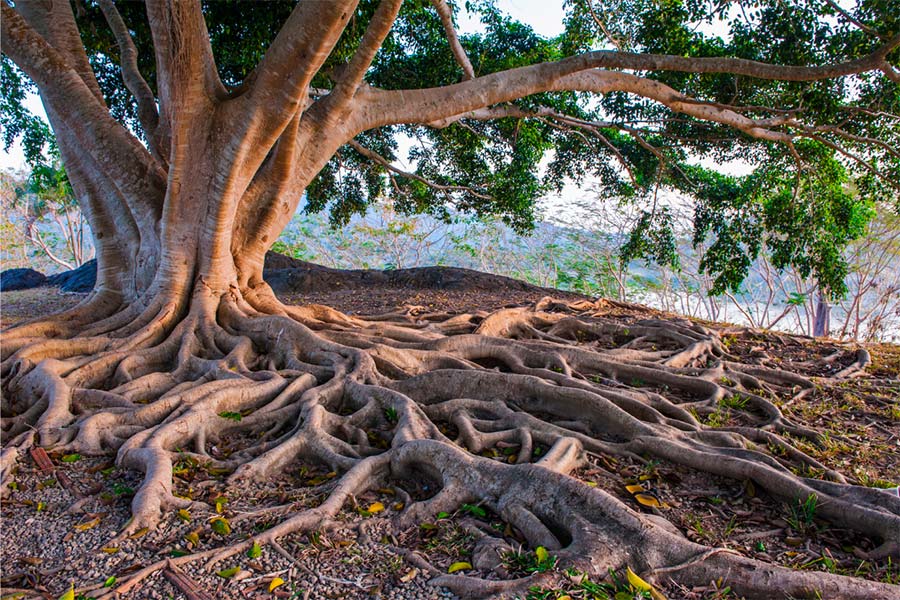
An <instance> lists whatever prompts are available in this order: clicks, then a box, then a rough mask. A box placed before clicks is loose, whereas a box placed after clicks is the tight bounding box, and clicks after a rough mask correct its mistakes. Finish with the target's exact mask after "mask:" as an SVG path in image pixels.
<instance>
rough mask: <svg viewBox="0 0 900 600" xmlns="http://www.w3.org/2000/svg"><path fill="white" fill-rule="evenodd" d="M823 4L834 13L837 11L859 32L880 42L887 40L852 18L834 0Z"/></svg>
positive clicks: (828, 0) (826, 0)
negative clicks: (872, 36)
mask: <svg viewBox="0 0 900 600" xmlns="http://www.w3.org/2000/svg"><path fill="white" fill-rule="evenodd" d="M825 2H826V4H828V6H830V7H831V8H833V9H834V10H835V11H837V12H838V13H839V14H840V15H841V16H843V17H844V18H845V19H847V20H848V21H850V22H851V23H853V24H854V25H856V26H857V27H858V28H859V29H860V31H864V32H866V33H868V34H869V35H874V36H875V37H877V38H878V39H880V40H886V39H887V37H885V36H884V35H882V34H880V33H878V32H877V31H876V30H874V29H872V28H871V27H869V26H868V25H866V24H865V23H863V22H862V21H860V20H859V19H857V18H856V17H854V16H853V15H851V14H850V13H848V12H847V11H846V10H844V9H843V8H841V6H840V4H838V3H837V2H835V1H834V0H825Z"/></svg>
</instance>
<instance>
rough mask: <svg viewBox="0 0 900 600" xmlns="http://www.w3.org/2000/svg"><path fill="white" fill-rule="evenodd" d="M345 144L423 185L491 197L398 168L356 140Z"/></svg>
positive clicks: (465, 187) (440, 189)
mask: <svg viewBox="0 0 900 600" xmlns="http://www.w3.org/2000/svg"><path fill="white" fill-rule="evenodd" d="M347 145H348V146H350V147H351V148H353V149H354V150H356V151H357V152H359V153H360V154H362V155H363V156H365V157H366V158H368V159H369V160H371V161H374V162H376V163H378V164H379V165H381V166H382V167H384V168H385V169H387V170H388V171H391V172H392V173H396V174H397V175H400V176H401V177H406V178H407V179H414V180H415V181H419V182H421V183H424V184H425V185H427V186H428V187H430V188H432V189H434V190H438V191H442V192H466V193H468V194H472V195H473V196H475V197H476V198H481V199H482V200H490V199H491V197H490V196H489V195H487V194H485V193H483V192H479V191H477V190H475V189H474V188H471V187H469V186H465V185H441V184H439V183H434V182H433V181H429V180H427V179H425V178H424V177H422V176H421V175H416V174H415V173H410V172H408V171H404V170H402V169H398V168H397V167H395V166H394V165H392V164H391V163H390V161H388V160H387V159H386V158H384V157H383V156H381V155H380V154H378V153H377V152H374V151H372V150H369V149H368V148H366V147H365V146H363V145H362V144H360V143H359V142H357V141H356V140H350V141H349V142H347Z"/></svg>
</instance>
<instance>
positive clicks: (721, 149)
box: [0, 0, 900, 297]
mask: <svg viewBox="0 0 900 600" xmlns="http://www.w3.org/2000/svg"><path fill="white" fill-rule="evenodd" d="M377 4H378V2H377V1H376V0H362V1H361V2H360V3H359V5H358V7H357V9H356V11H355V13H354V14H353V15H352V17H351V19H350V21H349V24H348V26H347V28H346V30H345V31H344V34H343V36H342V37H341V39H340V41H339V42H338V45H337V47H336V48H335V50H334V52H332V54H331V56H330V57H329V58H328V60H327V61H326V63H325V65H324V66H323V68H322V69H321V70H320V71H319V73H318V75H317V76H316V79H315V80H314V81H313V86H314V87H316V88H319V89H326V90H327V89H329V88H330V87H332V86H333V84H334V80H335V76H336V73H338V72H339V71H340V69H341V66H342V65H343V64H344V63H346V61H347V60H348V59H349V57H350V56H352V54H353V52H354V51H355V49H356V48H357V46H358V44H359V40H360V39H361V36H362V34H363V32H364V30H365V27H366V25H367V23H368V21H369V18H370V17H371V15H372V14H373V12H374V10H375V7H376V6H377ZM564 4H565V8H566V18H565V23H564V25H565V28H564V31H563V32H562V33H561V34H560V35H558V36H556V37H553V38H545V37H542V36H540V35H538V34H536V33H535V32H534V31H533V30H532V29H531V28H530V27H529V26H527V25H525V24H522V23H519V22H517V21H515V20H513V19H511V18H509V17H508V16H506V15H505V14H503V13H502V11H501V10H500V9H499V8H498V6H497V5H496V3H495V2H493V1H491V0H469V1H467V2H466V3H465V4H464V6H463V4H462V3H457V4H456V7H455V8H456V9H457V10H459V9H462V8H465V9H466V10H468V11H470V12H474V13H476V14H477V15H478V16H479V18H480V21H481V24H482V30H481V31H477V32H463V35H462V36H461V42H462V45H463V47H464V48H465V50H466V52H467V54H468V55H469V57H470V59H471V62H472V66H473V68H474V72H475V75H476V76H482V75H486V74H490V73H496V72H499V71H503V70H507V69H512V68H516V67H521V66H526V65H533V64H537V63H541V62H547V61H554V60H559V59H561V58H564V57H566V56H571V55H573V54H577V53H581V52H588V51H592V50H597V49H619V50H627V51H631V52H638V53H665V54H671V55H676V56H683V57H738V58H746V59H752V60H757V61H765V62H770V63H775V64H786V65H819V64H826V63H836V62H841V61H847V60H852V59H854V58H858V57H860V56H864V55H865V54H867V53H869V52H871V51H872V50H873V49H875V48H876V47H878V45H879V44H881V43H883V40H886V39H888V38H889V37H890V36H891V35H894V34H896V33H897V32H898V30H900V20H898V16H897V15H898V14H900V11H898V10H896V8H897V6H896V0H860V1H859V2H857V3H856V4H855V6H853V7H852V8H849V9H848V12H847V14H839V13H838V12H836V10H835V8H834V5H832V4H831V3H824V2H818V1H814V0H798V1H795V2H781V1H776V0H760V1H758V2H754V3H752V4H750V5H748V6H743V5H742V6H740V7H738V6H736V5H733V4H729V3H724V4H722V3H720V4H715V3H713V4H709V3H703V2H696V1H693V0H672V1H666V2H659V1H657V0H566V1H565V3H564ZM292 8H293V2H290V1H288V0H274V1H271V2H268V3H267V4H266V10H264V11H261V10H257V6H256V5H255V4H254V3H247V2H237V1H234V0H231V1H212V0H205V1H204V2H203V10H204V15H205V17H206V22H207V28H208V31H209V34H210V38H211V41H212V47H213V51H214V54H215V58H216V61H217V64H218V67H219V70H220V75H221V77H222V79H223V81H224V83H225V84H226V85H228V86H232V87H237V86H240V85H241V83H242V82H243V81H244V80H245V78H246V77H247V76H248V75H249V74H250V73H251V71H252V69H253V68H254V67H255V65H256V64H257V63H258V61H259V60H260V59H261V57H262V55H263V53H264V51H265V49H266V48H267V47H268V46H269V44H270V43H271V42H272V40H273V38H274V35H275V33H276V32H277V31H278V30H279V29H280V27H281V25H282V24H283V23H284V21H285V20H286V18H287V16H288V15H289V14H290V11H291V10H292ZM78 9H79V10H78V11H77V20H78V24H79V28H80V29H81V31H82V36H83V41H84V43H85V45H86V48H87V50H88V56H89V60H90V62H91V65H92V66H93V68H94V70H95V72H96V74H97V79H98V82H99V85H100V88H101V90H102V92H103V95H104V97H105V100H106V102H107V104H108V106H109V107H110V111H111V113H112V115H113V116H114V117H115V118H117V119H119V120H120V121H122V122H124V123H126V124H127V125H128V126H129V127H130V128H131V129H132V130H134V131H137V132H138V133H141V132H140V124H139V122H138V119H137V115H136V106H135V104H134V102H133V100H132V98H131V97H130V95H129V94H128V92H127V90H125V88H124V86H123V85H122V81H121V76H120V73H119V67H118V64H119V61H118V52H119V51H118V46H117V44H116V43H115V39H114V37H113V35H112V33H111V31H110V29H109V27H108V26H107V24H106V22H105V20H104V18H103V16H102V14H101V12H100V10H99V8H98V6H97V4H96V2H93V1H86V2H83V3H79V6H78ZM119 10H120V12H121V14H122V17H123V19H124V21H125V23H126V24H127V25H128V26H129V29H130V30H131V31H132V34H133V37H134V40H135V44H136V46H137V49H138V60H139V68H140V70H141V72H142V74H143V75H144V77H145V78H146V79H147V81H148V83H149V85H150V87H151V89H153V90H155V89H156V73H155V69H156V65H155V62H154V60H153V56H154V53H153V49H152V46H151V38H150V34H149V27H148V23H147V16H146V14H145V11H144V10H143V7H142V6H141V4H140V3H124V4H122V5H121V6H119ZM597 15H603V19H602V20H601V19H599V18H598V17H597ZM898 54H900V52H898V51H896V50H895V51H894V52H892V53H891V54H890V55H889V56H888V61H889V62H891V61H893V62H896V60H897V57H898ZM460 75H461V69H460V67H459V66H458V65H457V63H456V62H455V61H454V60H453V56H452V53H451V51H450V48H449V44H448V42H447V40H446V37H445V35H444V32H443V29H442V24H441V22H440V19H439V18H438V16H437V14H436V13H435V11H434V10H433V9H432V7H431V5H430V3H429V2H427V1H425V0H410V1H407V2H405V3H404V4H403V6H402V8H401V10H400V14H399V17H398V19H397V21H396V23H395V25H394V27H393V29H392V30H391V32H390V34H389V35H388V36H387V38H386V40H385V42H384V44H383V45H382V48H381V50H380V51H379V53H378V54H377V56H376V58H375V61H374V63H373V64H372V66H371V68H370V70H369V72H368V74H367V82H368V83H369V84H370V85H373V86H378V87H381V88H385V89H401V88H422V87H430V86H442V85H448V84H452V83H456V82H457V81H458V80H459V78H460ZM646 75H647V76H648V77H651V78H653V79H655V80H656V81H658V82H660V83H662V84H665V85H669V86H671V87H672V88H674V89H676V90H678V91H679V92H680V93H682V94H685V95H689V96H691V97H692V98H693V100H692V101H696V102H708V103H713V104H714V105H723V106H725V105H727V106H728V107H744V108H743V109H742V110H743V111H744V112H745V113H746V114H751V115H753V116H754V117H757V118H769V119H773V120H778V119H782V120H784V121H785V123H786V124H785V125H784V126H783V127H784V129H785V130H789V131H791V132H792V133H793V134H796V135H800V136H802V137H803V138H805V139H798V140H797V142H796V143H794V144H787V145H785V144H782V143H773V142H770V141H764V140H759V139H755V138H753V137H751V136H749V135H747V133H745V132H742V131H740V130H737V129H734V128H732V127H729V126H726V125H722V124H718V123H716V122H714V121H700V120H698V119H696V118H693V117H687V116H685V115H683V114H679V113H676V112H674V111H673V110H672V109H670V108H667V107H665V106H662V105H660V104H657V103H654V102H650V101H648V100H646V99H644V98H641V97H638V96H634V95H629V94H625V93H620V92H616V93H610V94H606V95H604V96H602V97H601V98H600V99H599V100H597V99H595V98H591V97H588V96H587V95H585V94H580V93H576V92H559V93H542V94H536V95H532V96H529V97H526V98H523V99H520V100H516V101H514V102H513V103H511V105H512V106H514V107H515V108H517V109H519V110H520V111H522V112H523V113H535V112H541V111H542V114H561V115H565V117H566V119H563V120H559V119H555V120H554V119H550V118H540V117H538V118H522V117H518V116H517V117H504V118H499V119H489V120H481V119H477V118H462V119H459V120H456V121H454V122H451V123H448V124H445V125H444V126H440V127H432V126H429V125H427V124H406V125H400V126H390V127H383V128H380V129H375V130H371V131H367V132H365V133H363V134H360V135H359V136H358V137H357V140H356V141H357V142H358V143H359V144H361V145H362V146H364V147H365V148H367V149H368V150H371V151H373V152H375V153H377V154H379V155H380V156H381V157H383V158H384V159H385V160H386V161H387V162H388V163H394V162H396V161H397V160H399V159H401V158H404V157H402V156H401V149H402V148H405V149H407V152H406V154H407V156H406V157H405V158H406V160H407V161H408V162H409V163H410V164H413V165H414V173H413V175H414V176H410V175H409V174H404V173H399V172H392V171H390V170H388V169H386V168H385V166H384V164H382V163H379V162H377V161H375V160H373V159H372V158H371V157H370V156H366V155H363V154H361V153H360V152H358V151H357V150H356V149H354V148H352V147H350V146H345V147H343V148H341V149H340V150H339V151H338V153H337V154H336V155H335V156H334V157H332V159H331V160H330V161H329V162H328V163H327V164H326V165H325V166H324V167H323V168H322V170H321V172H320V173H319V174H318V176H317V177H316V178H315V180H314V181H313V182H312V183H311V184H310V185H309V187H308V188H307V190H306V194H307V203H306V210H307V211H309V212H318V211H322V210H325V209H327V210H328V211H329V214H330V220H331V222H332V224H334V225H335V226H343V225H346V224H347V223H349V222H350V219H351V217H352V216H353V215H359V214H363V213H364V212H365V210H366V208H367V207H368V206H370V205H372V204H373V203H375V202H376V201H378V200H379V199H384V198H389V199H390V200H391V202H392V205H393V207H394V209H395V210H396V211H397V213H398V215H411V214H414V213H428V214H431V215H433V216H435V217H437V218H440V219H443V220H445V221H450V220H452V219H454V218H457V217H456V215H459V214H477V215H479V216H480V217H486V218H496V219H499V220H500V221H502V222H503V223H504V224H506V225H508V226H510V227H512V228H513V229H514V230H515V231H516V232H524V231H528V230H531V229H532V228H533V227H534V224H535V220H536V216H537V213H536V201H537V199H538V198H540V197H542V196H544V195H546V194H548V193H558V192H560V191H561V190H562V187H563V186H564V184H565V183H566V182H567V181H575V182H577V183H583V182H585V181H587V180H595V181H597V182H598V185H599V187H600V189H601V190H602V192H603V193H604V194H605V195H607V196H608V197H611V198H617V199H620V200H621V201H624V202H628V203H631V204H632V205H634V206H636V207H638V208H639V209H640V218H638V219H637V220H636V221H635V222H634V224H633V227H632V229H631V230H630V232H629V235H628V237H627V239H625V240H624V241H623V242H622V250H621V253H620V259H619V260H620V264H625V263H628V262H629V261H631V260H633V259H638V258H643V259H647V260H649V261H652V262H655V263H659V264H668V265H669V266H670V267H672V268H677V267H678V252H677V251H676V245H677V242H676V235H675V231H674V227H673V219H672V216H671V214H670V213H669V209H668V208H667V207H666V206H662V205H660V204H658V203H657V201H656V200H657V197H658V195H659V194H660V191H661V190H669V191H672V190H677V191H678V192H680V193H681V194H684V195H685V196H686V197H688V198H689V199H690V200H691V202H693V203H695V205H696V215H695V231H694V236H693V237H694V243H695V245H696V246H698V247H699V246H701V245H702V246H703V247H704V248H705V255H704V256H703V257H702V260H701V264H700V268H701V269H702V271H703V272H704V273H706V274H708V275H710V276H712V277H713V278H714V285H713V288H714V290H713V291H714V292H716V293H722V292H724V291H730V292H736V291H737V290H738V289H739V288H740V285H741V282H742V281H743V280H744V279H745V278H746V277H747V276H748V273H749V270H750V266H751V265H752V264H753V262H754V261H755V260H756V259H757V258H758V256H759V253H760V251H761V249H762V247H763V246H764V245H765V246H767V247H768V248H769V251H770V253H771V259H772V262H773V264H774V265H775V266H776V268H783V267H788V266H790V267H793V268H796V269H798V270H799V271H800V273H801V274H802V275H803V276H804V277H807V276H812V277H814V278H815V279H816V280H817V281H818V282H820V283H821V285H822V288H823V289H824V290H825V291H826V292H827V293H828V294H830V295H831V296H832V297H839V296H841V295H842V294H843V293H844V292H845V291H846V288H845V287H844V284H843V281H844V278H845V275H846V274H847V271H848V265H847V264H846V262H845V261H844V260H843V258H842V252H843V250H844V249H845V248H846V247H847V245H848V244H849V243H850V242H851V241H852V240H854V239H856V238H858V237H859V236H860V235H861V233H862V232H863V230H864V228H865V225H866V221H867V220H868V219H869V218H871V216H872V214H873V213H872V206H873V205H874V203H875V202H879V201H880V202H890V203H893V204H894V205H895V206H897V207H898V208H900V200H898V196H897V188H896V182H897V181H900V158H898V156H900V155H898V153H897V152H896V150H895V148H896V140H897V127H896V121H895V120H893V119H894V117H892V116H891V115H892V114H897V112H898V108H900V91H898V86H897V85H895V84H893V83H892V82H891V81H889V80H888V79H887V78H885V77H883V76H881V75H880V74H876V73H870V74H864V75H860V76H854V77H836V78H831V79H826V80H822V81H815V82H780V81H768V80H763V79H754V78H751V77H746V76H736V75H726V74H717V73H699V72H694V71H692V70H688V71H685V72H678V71H660V72H654V71H650V72H648V73H646ZM3 79H4V85H3V86H2V88H3V93H2V98H0V114H2V125H3V128H4V133H3V135H4V143H5V144H6V146H7V147H8V146H9V144H10V142H11V141H12V140H14V139H16V138H22V140H23V145H24V147H25V149H26V155H27V156H29V157H30V158H29V162H31V163H32V164H36V163H37V157H38V156H39V155H40V154H41V149H42V148H43V147H44V146H45V145H46V144H47V142H48V139H49V131H48V129H47V127H46V125H45V124H44V123H43V122H42V121H41V120H40V119H37V118H36V117H35V116H34V115H32V114H31V113H29V112H28V111H27V109H26V108H25V107H24V99H25V96H26V93H28V91H29V90H30V89H31V87H30V85H31V84H30V83H29V82H28V81H27V79H26V78H24V77H23V76H22V75H21V73H19V72H18V71H17V70H16V69H15V67H13V66H12V65H11V63H10V62H9V61H8V60H7V59H6V58H4V59H3ZM790 119H794V121H790ZM801 121H802V123H801ZM579 122H580V123H593V124H595V126H594V127H592V128H591V129H589V130H585V129H584V128H579V127H578V126H575V125H573V123H579ZM835 123H840V127H836V126H835V125H834V124H835ZM872 140H876V141H877V142H880V143H870V142H871V141H872ZM735 161H738V162H742V163H745V164H749V165H751V166H753V167H755V168H754V169H753V172H752V173H751V174H749V175H747V176H744V177H734V176H729V175H725V174H723V173H722V172H720V170H721V171H727V170H728V167H729V165H730V164H733V163H734V162H735ZM700 164H703V165H706V166H699V165H700ZM709 165H715V166H714V167H711V166H709ZM891 182H893V183H891ZM447 186H449V187H450V188H451V189H449V190H448V189H447ZM395 266H398V267H399V266H400V265H399V263H395ZM609 268H610V269H612V268H613V267H612V265H610V266H609ZM564 272H568V270H564ZM584 282H585V278H584V277H583V276H582V275H577V276H576V279H575V280H574V281H572V282H571V284H572V285H573V287H579V286H582V285H583V284H584ZM567 283H569V282H567ZM609 283H610V282H609V281H607V282H606V284H604V285H609ZM618 287H619V288H620V289H621V286H618Z"/></svg>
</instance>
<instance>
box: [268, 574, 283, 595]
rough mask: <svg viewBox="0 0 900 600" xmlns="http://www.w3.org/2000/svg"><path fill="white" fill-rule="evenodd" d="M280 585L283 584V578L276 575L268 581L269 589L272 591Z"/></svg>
mask: <svg viewBox="0 0 900 600" xmlns="http://www.w3.org/2000/svg"><path fill="white" fill-rule="evenodd" d="M282 585H284V579H282V578H281V577H276V578H275V579H273V580H272V581H270V582H269V591H270V592H272V591H274V590H275V588H277V587H280V586H282Z"/></svg>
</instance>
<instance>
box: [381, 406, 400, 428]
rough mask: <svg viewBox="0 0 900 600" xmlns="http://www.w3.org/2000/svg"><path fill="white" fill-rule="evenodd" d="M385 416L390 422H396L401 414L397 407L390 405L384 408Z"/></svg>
mask: <svg viewBox="0 0 900 600" xmlns="http://www.w3.org/2000/svg"><path fill="white" fill-rule="evenodd" d="M384 418H385V419H387V420H388V423H392V424H393V423H396V422H397V421H399V420H400V416H399V415H398V414H397V409H396V408H394V407H393V406H388V407H387V408H386V409H384Z"/></svg>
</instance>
